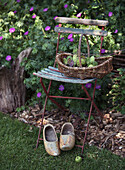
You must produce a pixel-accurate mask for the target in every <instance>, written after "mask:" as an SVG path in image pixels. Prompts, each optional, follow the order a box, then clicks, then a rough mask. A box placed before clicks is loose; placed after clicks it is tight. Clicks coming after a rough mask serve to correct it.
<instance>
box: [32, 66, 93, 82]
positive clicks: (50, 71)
mask: <svg viewBox="0 0 125 170" xmlns="http://www.w3.org/2000/svg"><path fill="white" fill-rule="evenodd" d="M33 75H36V76H38V77H42V78H46V79H50V80H55V81H59V82H66V83H75V84H76V83H77V84H86V83H89V82H92V81H94V80H95V79H96V78H92V79H85V80H82V79H80V78H74V77H67V76H65V75H64V74H63V73H61V72H60V71H59V70H58V68H55V67H51V66H49V67H48V68H45V69H43V70H41V71H38V72H37V73H33Z"/></svg>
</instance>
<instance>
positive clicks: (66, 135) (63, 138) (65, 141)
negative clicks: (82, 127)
mask: <svg viewBox="0 0 125 170" xmlns="http://www.w3.org/2000/svg"><path fill="white" fill-rule="evenodd" d="M74 145H75V133H74V127H73V125H72V124H71V123H68V122H67V123H65V124H64V125H63V126H62V129H61V134H60V149H61V150H63V151H68V150H71V149H72V148H73V147H74Z"/></svg>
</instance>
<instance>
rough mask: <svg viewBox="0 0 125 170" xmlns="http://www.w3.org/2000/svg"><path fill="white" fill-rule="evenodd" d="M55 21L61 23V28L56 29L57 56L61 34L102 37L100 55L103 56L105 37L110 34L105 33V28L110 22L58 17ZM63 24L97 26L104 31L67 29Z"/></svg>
mask: <svg viewBox="0 0 125 170" xmlns="http://www.w3.org/2000/svg"><path fill="white" fill-rule="evenodd" d="M55 21H56V22H57V23H59V27H55V29H54V30H55V32H57V33H58V41H57V49H56V55H57V53H58V48H59V39H60V33H72V34H84V35H93V36H101V46H100V55H101V49H102V42H103V38H104V36H107V34H108V32H107V31H104V27H105V26H107V25H108V21H106V20H94V19H78V18H68V17H56V19H55ZM62 23H65V24H82V25H95V26H100V27H102V30H91V29H78V28H66V27H61V26H62ZM54 66H55V63H54Z"/></svg>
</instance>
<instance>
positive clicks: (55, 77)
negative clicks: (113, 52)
mask: <svg viewBox="0 0 125 170" xmlns="http://www.w3.org/2000/svg"><path fill="white" fill-rule="evenodd" d="M56 22H58V23H59V27H55V31H56V32H58V40H57V48H56V55H57V53H58V49H59V40H60V34H61V33H76V34H84V35H99V36H101V46H100V54H101V49H102V43H103V38H104V36H106V35H107V32H106V31H104V27H105V26H106V25H108V21H105V20H91V19H76V18H67V17H57V18H56ZM62 23H67V24H84V25H96V26H101V27H102V31H100V30H94V31H93V30H82V29H73V28H71V29H70V28H68V29H67V28H63V27H61V26H62ZM55 66H56V60H55V62H54V66H53V67H50V68H49V71H50V72H48V73H47V72H44V71H43V72H38V73H33V74H34V75H36V76H38V77H40V83H41V85H42V88H43V90H44V92H45V94H46V98H45V104H44V110H43V114H42V121H41V123H40V129H39V133H38V139H37V144H36V148H37V147H38V144H39V141H40V140H43V139H42V138H41V137H40V135H41V129H42V126H43V119H44V114H45V109H46V104H47V100H48V99H50V100H51V102H53V103H54V104H55V105H57V106H58V107H59V108H60V109H63V110H64V111H65V110H66V109H65V108H64V107H63V106H61V105H60V104H59V103H58V102H57V101H55V100H54V98H64V99H78V100H88V101H90V102H91V106H90V110H89V116H88V121H87V127H86V130H85V135H84V140H83V144H82V145H76V146H77V147H80V148H81V149H82V150H81V155H82V154H83V150H84V145H85V140H86V136H87V131H88V128H89V122H90V117H91V114H92V109H93V106H94V107H95V109H96V111H97V112H98V114H99V115H100V116H101V117H102V116H103V115H102V113H101V112H100V110H99V109H98V107H97V106H96V104H95V102H94V96H95V89H96V83H97V79H96V78H93V79H87V80H81V79H78V81H79V84H81V85H82V90H84V92H85V93H86V95H87V98H80V97H68V96H51V95H49V92H50V87H51V84H52V80H55V81H62V82H71V83H78V82H75V80H77V79H74V78H71V77H66V76H64V75H62V74H56V73H60V72H59V70H58V69H57V68H56V67H55ZM43 78H47V79H50V82H49V86H48V89H46V88H45V86H44V84H43V81H42V79H43ZM70 80H71V81H70ZM92 81H95V84H94V89H93V96H92V97H91V96H90V95H89V93H88V91H87V89H86V88H85V86H84V84H86V83H87V82H92Z"/></svg>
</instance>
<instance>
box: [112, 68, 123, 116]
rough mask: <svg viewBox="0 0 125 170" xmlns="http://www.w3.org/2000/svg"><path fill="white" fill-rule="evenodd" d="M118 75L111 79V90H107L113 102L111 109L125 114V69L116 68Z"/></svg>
mask: <svg viewBox="0 0 125 170" xmlns="http://www.w3.org/2000/svg"><path fill="white" fill-rule="evenodd" d="M117 70H118V71H119V74H120V76H119V77H117V78H114V79H113V85H112V90H111V91H110V92H109V94H110V95H111V98H112V102H113V109H116V110H117V111H120V112H121V113H122V114H125V69H123V68H120V69H117Z"/></svg>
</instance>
